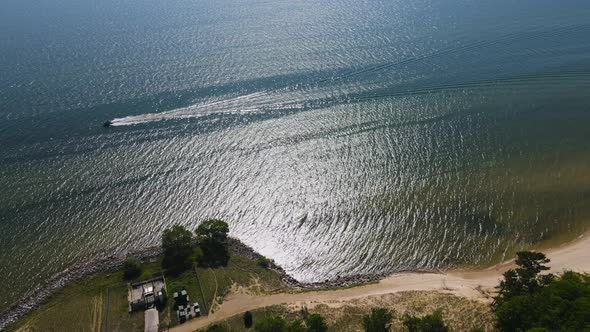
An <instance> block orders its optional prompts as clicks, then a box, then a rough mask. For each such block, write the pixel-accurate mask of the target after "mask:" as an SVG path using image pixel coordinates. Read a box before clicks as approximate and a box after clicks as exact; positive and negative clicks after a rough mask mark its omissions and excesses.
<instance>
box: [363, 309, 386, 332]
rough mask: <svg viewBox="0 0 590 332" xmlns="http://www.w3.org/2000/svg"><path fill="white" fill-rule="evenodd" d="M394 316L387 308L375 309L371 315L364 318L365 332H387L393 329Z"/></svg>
mask: <svg viewBox="0 0 590 332" xmlns="http://www.w3.org/2000/svg"><path fill="white" fill-rule="evenodd" d="M392 319H393V314H392V313H391V312H390V311H389V310H387V309H385V308H373V309H371V313H370V314H369V315H366V316H364V317H363V328H364V330H365V332H387V331H389V330H390V329H391V320H392Z"/></svg>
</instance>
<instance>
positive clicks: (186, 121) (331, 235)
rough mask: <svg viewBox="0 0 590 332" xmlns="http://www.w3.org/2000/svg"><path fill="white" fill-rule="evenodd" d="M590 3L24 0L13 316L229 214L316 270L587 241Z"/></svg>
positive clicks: (1, 26)
mask: <svg viewBox="0 0 590 332" xmlns="http://www.w3.org/2000/svg"><path fill="white" fill-rule="evenodd" d="M589 18H590V2H588V1H574V0H560V1H547V0H522V1H508V0H499V1H498V0H479V1H467V0H457V1H450V0H441V1H436V0H433V1H425V0H418V1H409V0H398V1H395V0H393V1H391V0H387V1H385V0H384V1H352V0H350V1H345V0H325V1H292V0H277V1H257V0H246V1H223V0H221V1H220V0H210V1H209V0H197V1H182V0H171V1H152V0H146V1H137V0H123V1H120V0H117V1H115V0H105V1H99V2H96V1H94V2H91V1H87V0H82V1H73V0H61V1H49V0H41V1H32V0H24V1H21V0H19V1H17V0H5V1H2V3H1V4H0V145H1V148H0V188H2V191H1V194H0V195H1V196H0V197H1V200H0V240H1V242H0V261H1V264H0V284H1V285H3V286H4V287H3V289H4V293H3V297H2V298H1V299H0V309H2V308H5V307H6V306H7V305H8V304H9V303H10V302H13V301H15V300H16V299H18V298H19V297H20V296H22V295H23V294H24V293H25V292H26V291H27V290H30V289H32V288H33V287H34V286H36V285H38V284H39V283H42V282H43V281H44V280H46V279H47V278H48V277H49V276H51V275H53V274H55V273H57V272H59V271H62V270H63V269H65V268H66V267H67V266H69V265H70V264H72V263H74V262H76V261H78V260H81V259H85V258H88V257H92V256H93V255H96V253H99V252H104V251H105V250H106V251H107V252H122V251H126V250H132V249H137V248H141V247H145V246H148V245H154V244H157V243H158V241H159V236H160V234H161V232H162V230H163V229H164V228H166V227H167V226H169V225H171V224H174V223H181V224H185V225H187V226H189V227H191V228H194V227H195V226H196V225H197V224H198V223H199V222H200V221H202V220H203V219H205V218H208V217H220V218H224V219H226V220H227V221H228V222H229V223H230V226H231V234H232V235H233V236H236V237H238V238H240V239H242V240H243V241H244V242H246V243H247V244H249V245H251V246H252V247H254V248H255V249H257V250H259V251H260V252H262V253H263V254H265V255H267V256H269V257H271V258H273V259H275V260H276V261H277V262H278V263H279V264H280V265H281V266H283V267H284V268H285V269H286V270H287V271H288V272H289V273H291V274H293V276H295V277H296V278H298V279H300V280H302V281H317V280H323V279H327V278H333V277H336V276H342V275H349V274H355V273H370V272H384V271H397V270H404V269H415V268H441V267H447V266H450V265H462V264H490V263H492V262H494V261H497V260H499V259H502V258H503V257H504V256H505V255H510V254H511V253H513V252H514V250H517V249H520V248H526V247H530V246H533V245H539V244H547V243H555V242H558V241H562V240H565V239H568V238H571V237H573V236H575V235H577V234H579V233H580V232H582V231H583V230H584V229H586V228H587V226H588V223H589V222H590V126H589V125H590V20H589ZM106 120H111V121H112V122H113V126H112V127H111V128H108V129H105V128H103V127H102V123H103V122H104V121H106Z"/></svg>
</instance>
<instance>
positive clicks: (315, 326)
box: [305, 314, 328, 332]
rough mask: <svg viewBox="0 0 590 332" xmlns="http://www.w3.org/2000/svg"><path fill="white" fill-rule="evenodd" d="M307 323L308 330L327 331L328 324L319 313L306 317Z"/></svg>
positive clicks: (312, 331) (310, 331) (314, 331)
mask: <svg viewBox="0 0 590 332" xmlns="http://www.w3.org/2000/svg"><path fill="white" fill-rule="evenodd" d="M305 325H306V326H307V332H326V331H328V326H327V325H326V322H324V317H322V316H320V315H318V314H309V315H308V316H307V318H305Z"/></svg>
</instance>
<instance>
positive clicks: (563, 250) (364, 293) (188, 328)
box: [171, 234, 590, 332]
mask: <svg viewBox="0 0 590 332" xmlns="http://www.w3.org/2000/svg"><path fill="white" fill-rule="evenodd" d="M589 236H590V235H589V234H585V235H582V236H580V237H579V238H578V239H576V240H575V241H573V242H571V243H567V244H564V245H562V246H559V247H556V248H553V249H550V250H545V251H544V252H546V253H547V256H548V257H549V258H550V259H551V263H550V264H549V265H550V266H551V268H552V269H551V271H552V272H561V271H563V270H574V271H586V272H587V271H590V256H589V255H588V253H590V238H589ZM513 265H514V263H513V262H512V261H509V262H505V263H502V264H498V265H496V266H493V267H491V268H487V269H483V270H478V271H459V270H458V271H451V272H448V273H445V274H435V273H401V274H395V275H392V276H390V277H388V278H385V279H383V280H381V281H380V282H378V283H374V284H369V285H364V286H358V287H353V288H347V289H337V290H327V291H310V292H301V293H282V294H273V295H253V294H246V293H244V292H240V293H235V292H234V293H230V294H229V295H228V296H227V297H226V299H225V300H224V302H223V305H222V306H221V307H220V308H219V309H218V310H217V311H215V313H213V314H211V315H209V316H207V317H202V318H199V319H195V320H192V321H189V322H187V323H184V324H182V325H179V326H176V327H174V328H172V329H171V331H174V332H192V331H194V330H196V329H198V328H202V327H206V326H207V325H209V324H211V323H213V322H215V321H219V320H223V319H226V318H229V317H231V316H234V315H236V314H239V313H242V312H244V311H246V310H253V309H257V308H262V307H266V306H270V305H277V304H296V305H306V306H308V307H314V306H315V305H317V304H326V305H328V306H331V307H339V306H342V305H344V304H346V302H348V301H351V300H355V299H361V298H366V297H370V296H378V295H384V294H390V293H396V292H403V291H439V292H444V293H450V294H454V295H457V296H462V297H468V298H471V299H476V300H479V301H484V302H487V301H490V298H489V295H490V293H491V292H493V290H494V287H495V286H496V285H498V282H499V280H500V278H501V276H502V273H504V271H506V270H507V269H509V268H511V267H512V266H513Z"/></svg>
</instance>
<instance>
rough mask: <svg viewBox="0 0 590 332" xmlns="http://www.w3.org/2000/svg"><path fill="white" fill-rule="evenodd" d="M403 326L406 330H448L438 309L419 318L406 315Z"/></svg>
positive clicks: (412, 331) (414, 331)
mask: <svg viewBox="0 0 590 332" xmlns="http://www.w3.org/2000/svg"><path fill="white" fill-rule="evenodd" d="M404 326H405V327H406V328H407V329H408V332H447V331H448V330H449V328H448V327H447V326H446V325H445V322H444V321H443V318H442V313H441V312H440V311H435V312H434V313H432V314H429V315H426V316H424V317H421V318H419V317H416V316H406V317H405V318H404Z"/></svg>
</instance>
